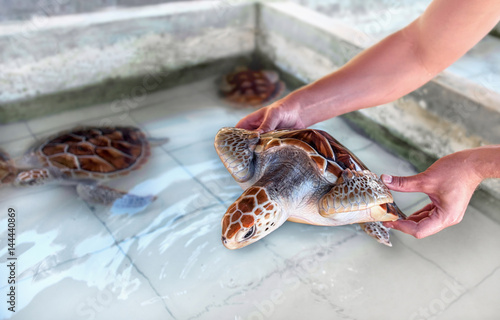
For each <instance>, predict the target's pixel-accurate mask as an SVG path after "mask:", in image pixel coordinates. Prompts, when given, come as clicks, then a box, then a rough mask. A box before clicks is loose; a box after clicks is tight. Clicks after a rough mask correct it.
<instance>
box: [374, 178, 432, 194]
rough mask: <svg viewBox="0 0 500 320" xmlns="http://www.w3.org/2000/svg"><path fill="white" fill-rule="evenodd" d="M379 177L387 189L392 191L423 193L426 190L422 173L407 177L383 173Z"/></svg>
mask: <svg viewBox="0 0 500 320" xmlns="http://www.w3.org/2000/svg"><path fill="white" fill-rule="evenodd" d="M381 179H382V181H383V182H384V184H385V185H386V186H387V187H388V188H389V189H391V190H394V191H401V192H424V193H425V192H426V191H428V188H427V183H426V181H425V177H424V176H423V175H422V174H417V175H414V176H408V177H398V176H391V175H388V174H383V175H382V176H381Z"/></svg>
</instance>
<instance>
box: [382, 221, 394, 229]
mask: <svg viewBox="0 0 500 320" xmlns="http://www.w3.org/2000/svg"><path fill="white" fill-rule="evenodd" d="M382 224H383V225H384V227H386V228H394V224H393V223H392V222H384V223H382Z"/></svg>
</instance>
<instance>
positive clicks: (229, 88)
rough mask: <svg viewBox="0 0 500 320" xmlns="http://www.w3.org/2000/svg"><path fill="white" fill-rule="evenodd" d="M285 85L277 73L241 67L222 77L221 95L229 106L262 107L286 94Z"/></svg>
mask: <svg viewBox="0 0 500 320" xmlns="http://www.w3.org/2000/svg"><path fill="white" fill-rule="evenodd" d="M284 90H285V84H284V83H283V81H281V80H280V79H279V75H278V73H277V72H276V71H272V70H253V69H248V68H245V67H239V68H237V69H236V70H235V71H234V72H232V73H229V74H227V75H224V76H223V77H222V80H221V83H220V87H219V93H220V95H221V97H222V98H223V99H224V100H225V101H226V102H227V103H229V104H231V105H233V106H239V107H260V106H263V105H264V104H266V103H270V102H272V101H273V100H275V99H276V98H278V97H279V96H281V94H282V93H283V92H284Z"/></svg>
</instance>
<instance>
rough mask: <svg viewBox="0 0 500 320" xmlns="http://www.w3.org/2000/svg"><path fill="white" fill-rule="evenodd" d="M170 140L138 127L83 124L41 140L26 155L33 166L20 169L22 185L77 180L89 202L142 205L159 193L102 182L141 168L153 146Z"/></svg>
mask: <svg viewBox="0 0 500 320" xmlns="http://www.w3.org/2000/svg"><path fill="white" fill-rule="evenodd" d="M167 141H168V139H152V138H148V137H146V135H145V134H144V132H142V131H141V130H140V129H139V128H135V127H78V128H75V129H73V130H69V131H65V132H60V133H58V134H56V135H54V136H52V137H50V138H48V139H46V140H45V141H43V142H41V143H38V144H37V145H36V146H35V147H33V148H32V149H31V150H30V152H29V153H28V154H27V155H26V156H25V161H27V162H28V163H29V164H30V168H27V169H26V168H18V171H19V173H18V174H17V176H16V178H15V180H14V181H13V184H14V185H15V186H18V187H23V186H33V185H42V184H46V183H49V182H55V183H61V184H69V185H75V186H76V191H77V193H78V195H79V196H80V198H82V199H83V200H85V201H87V202H90V203H97V204H103V205H110V204H117V205H119V206H121V207H125V208H128V207H142V206H145V205H147V204H149V203H150V202H152V201H153V200H154V199H155V197H154V196H138V195H133V194H129V193H127V192H124V191H120V190H116V189H113V188H110V187H106V186H103V185H101V184H100V181H105V180H108V179H111V178H116V177H120V176H124V175H126V174H128V173H130V172H131V171H133V170H137V169H139V168H141V166H142V165H143V164H144V163H146V162H147V161H148V159H149V156H150V155H151V152H150V146H151V145H152V144H154V145H159V144H163V143H165V142H167Z"/></svg>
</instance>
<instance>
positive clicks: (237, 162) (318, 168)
mask: <svg viewBox="0 0 500 320" xmlns="http://www.w3.org/2000/svg"><path fill="white" fill-rule="evenodd" d="M215 149H216V151H217V154H218V155H219V157H220V159H221V160H222V162H223V163H224V166H225V167H226V169H227V170H228V171H229V172H230V173H231V175H232V176H233V178H234V179H235V180H236V182H238V183H239V184H240V186H241V187H242V188H243V189H245V191H244V192H243V194H242V195H241V196H240V197H239V198H238V199H237V200H236V201H235V202H234V203H233V204H232V205H231V206H230V207H229V208H228V209H227V211H226V213H225V214H224V217H223V219H222V242H223V244H224V246H226V247H227V248H229V249H238V248H241V247H244V246H246V245H249V244H251V243H253V242H255V241H258V240H259V239H262V238H263V237H265V236H266V235H268V234H269V233H271V232H273V231H274V230H276V229H277V228H279V227H280V226H281V225H282V224H283V223H284V222H285V221H286V220H289V221H292V222H298V223H306V224H312V225H318V226H341V225H346V224H352V223H359V224H360V226H361V228H362V229H363V230H364V231H365V232H366V233H367V234H368V235H370V236H371V237H373V238H375V239H376V240H377V241H378V242H380V243H382V244H385V245H388V246H391V242H390V241H389V230H390V229H388V228H386V227H384V225H383V224H382V223H381V222H380V221H394V220H397V219H400V218H405V216H404V214H403V213H402V212H401V211H400V210H399V209H398V207H397V206H396V204H395V203H394V201H393V198H392V195H391V193H390V191H389V189H387V187H386V186H385V185H384V183H383V182H382V181H381V180H380V179H379V178H378V177H377V175H375V174H374V173H372V172H371V171H369V170H368V169H367V167H366V166H365V165H364V164H363V163H362V162H361V161H360V160H359V159H358V158H357V157H356V156H355V155H354V154H352V153H351V152H350V151H349V150H348V149H347V148H346V147H344V146H343V145H342V144H340V143H339V142H338V141H337V140H335V139H334V138H333V137H332V136H331V135H329V134H328V133H326V132H324V131H321V130H312V129H303V130H276V131H271V132H267V133H264V134H259V133H258V132H254V131H248V130H245V129H239V128H222V129H221V130H219V132H218V133H217V135H216V137H215Z"/></svg>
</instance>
